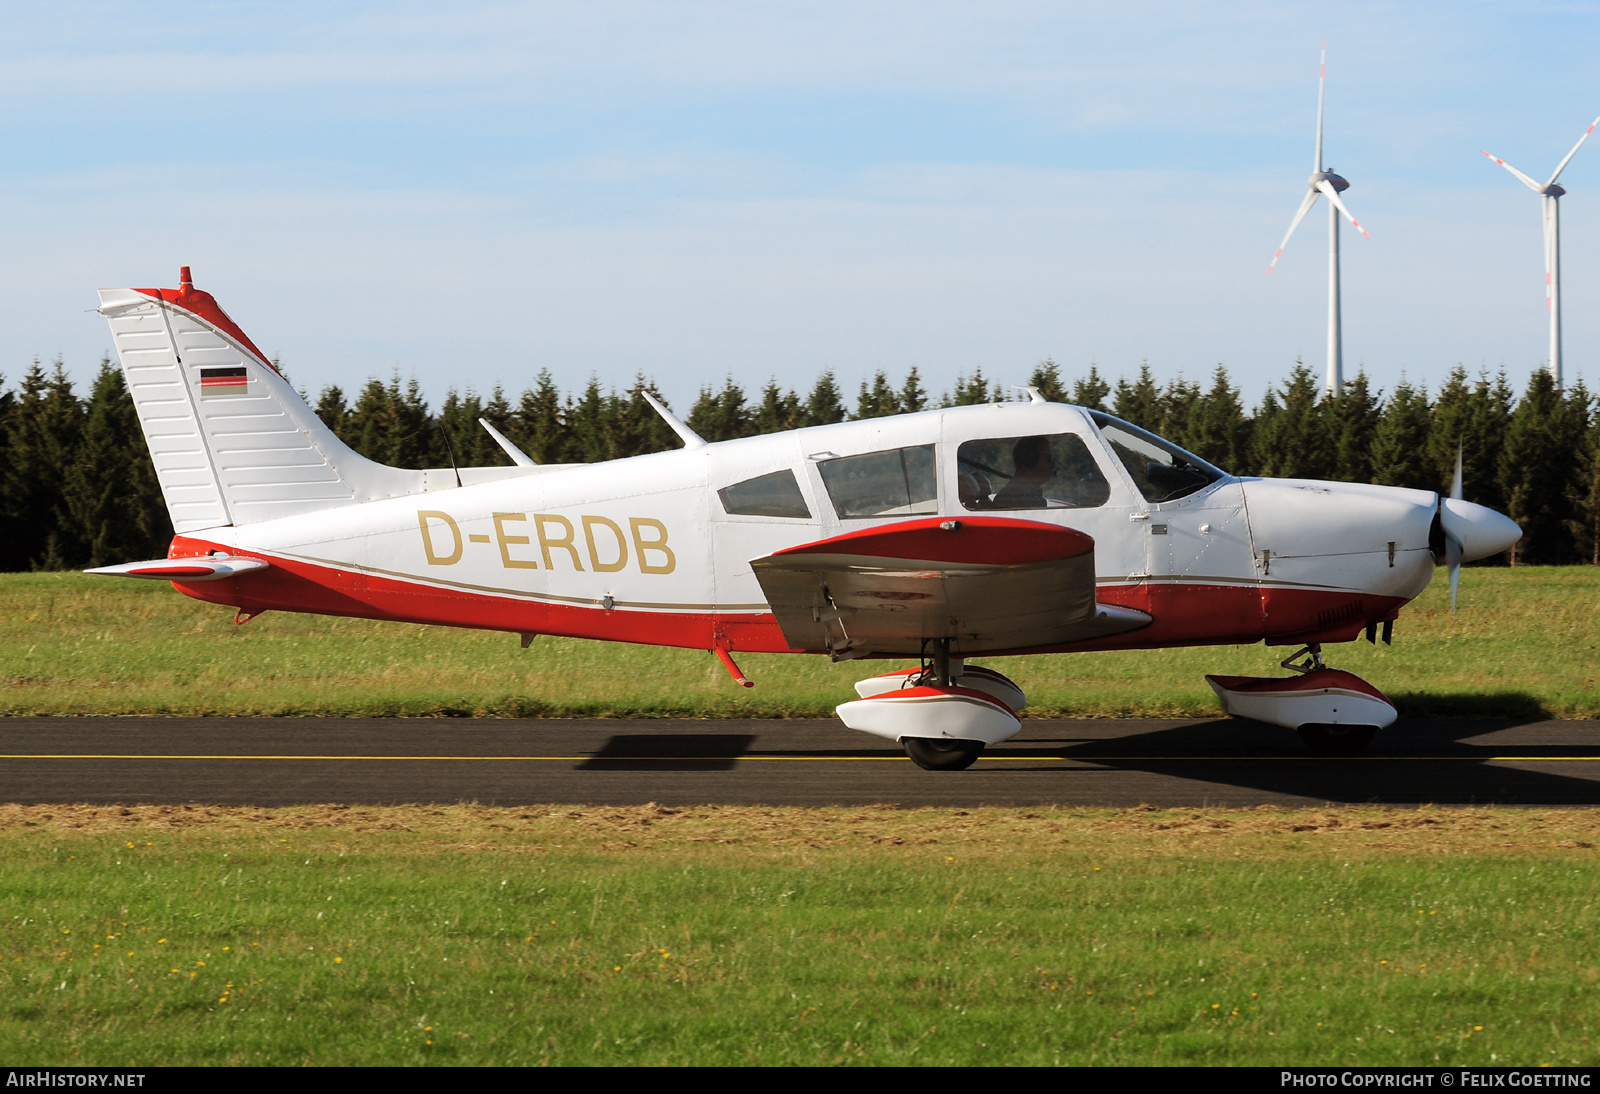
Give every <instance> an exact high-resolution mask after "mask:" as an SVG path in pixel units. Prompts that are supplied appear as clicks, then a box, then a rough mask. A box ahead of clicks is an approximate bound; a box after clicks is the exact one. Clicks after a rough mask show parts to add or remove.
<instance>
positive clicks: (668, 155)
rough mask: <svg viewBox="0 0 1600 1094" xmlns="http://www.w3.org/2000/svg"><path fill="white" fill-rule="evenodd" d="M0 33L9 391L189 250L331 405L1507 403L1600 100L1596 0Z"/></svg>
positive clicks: (335, 14)
mask: <svg viewBox="0 0 1600 1094" xmlns="http://www.w3.org/2000/svg"><path fill="white" fill-rule="evenodd" d="M1106 7H1107V6H1105V5H1090V4H1082V5H1078V4H1063V3H1037V4H1031V3H1016V4H993V3H989V4H967V3H938V2H923V3H916V4H894V3H886V4H871V3H848V4H846V3H839V4H830V3H807V4H782V3H773V4H764V5H751V4H735V3H727V4H722V3H679V4H660V3H603V2H601V3H584V4H576V3H574V4H553V5H547V4H536V3H527V4H505V5H500V4H477V5H474V4H464V5H450V6H448V7H446V6H443V5H408V4H403V3H401V4H396V3H386V4H381V5H376V4H375V5H362V4H337V3H318V4H295V3H275V4H239V3H228V4H181V3H179V4H165V5H154V6H151V5H133V4H76V5H74V4H67V5H59V6H42V5H21V4H6V5H4V6H0V28H3V30H4V34H3V36H0V50H3V52H4V65H3V66H0V89H3V93H4V95H5V97H6V100H7V103H8V106H9V109H8V110H6V111H5V113H4V116H3V121H0V125H3V127H4V140H5V144H6V147H7V150H8V153H9V154H7V155H5V156H3V157H0V189H3V194H4V197H5V199H6V202H5V204H6V208H7V209H8V211H9V213H10V215H9V216H7V217H5V218H4V222H3V224H4V226H3V228H0V232H3V236H0V239H3V243H4V246H5V249H6V252H7V254H8V255H9V256H10V261H9V262H7V263H5V265H4V267H3V268H0V289H3V301H4V302H3V303H0V308H3V309H4V320H3V322H0V373H3V374H4V375H5V376H6V377H7V379H8V381H9V382H11V383H14V382H15V380H16V379H17V377H18V376H19V375H20V374H21V372H22V371H23V370H24V369H25V368H26V367H27V365H28V363H29V362H30V361H31V360H32V358H33V357H35V356H39V357H42V358H44V359H46V360H49V359H52V358H54V357H55V356H57V355H58V354H59V355H62V356H63V357H64V358H65V360H66V361H67V363H68V365H69V367H70V368H71V370H72V371H73V373H74V375H75V376H77V377H79V378H80V379H82V378H87V376H88V375H90V374H91V373H92V370H93V368H94V366H95V364H96V363H97V362H98V360H99V358H100V356H101V354H102V353H103V352H105V351H106V350H107V349H109V338H108V337H107V334H106V329H105V325H104V322H103V321H102V320H101V319H100V318H99V317H98V316H96V315H94V314H93V312H92V310H90V309H92V307H93V305H94V296H93V290H94V289H95V288H96V287H98V286H118V285H140V286H143V285H152V284H162V285H172V284H175V283H176V279H177V269H178V267H179V266H180V265H190V266H192V267H193V268H194V271H195V275H196V279H197V282H198V283H199V285H200V287H202V288H205V289H208V290H210V291H211V292H213V293H215V294H216V296H217V298H218V300H219V302H221V303H222V305H223V307H225V308H227V309H228V310H229V312H230V313H231V314H232V315H233V317H234V318H235V319H236V320H237V321H238V322H239V323H240V325H241V326H243V327H244V329H245V330H246V331H248V332H249V333H250V335H251V337H252V338H253V339H254V340H255V341H256V342H257V343H258V344H259V345H261V346H262V348H263V349H264V350H266V351H267V352H268V353H270V354H277V355H280V356H281V358H282V360H283V363H284V365H285V368H286V369H287V370H288V372H289V374H290V376H291V378H292V379H293V380H294V381H295V382H296V383H297V384H300V385H302V386H305V387H307V388H309V389H311V391H312V392H313V393H315V392H316V391H317V390H319V389H320V388H321V387H323V386H324V385H326V384H329V383H336V384H339V385H341V386H343V387H344V388H345V389H346V390H347V391H348V390H351V389H353V388H356V387H358V386H359V385H360V384H361V383H362V382H364V381H365V379H366V378H367V377H369V376H373V375H377V376H381V377H385V378H386V377H388V376H389V375H390V374H392V373H393V372H395V371H398V372H399V373H400V375H401V376H402V377H410V376H413V375H414V376H416V377H417V378H418V379H419V380H420V381H421V382H422V384H423V387H424V390H425V391H426V393H427V394H428V395H429V397H430V398H431V399H432V400H433V401H434V402H435V403H437V401H438V400H439V399H440V398H442V396H443V394H444V392H445V390H446V389H447V388H449V387H452V386H455V387H459V388H472V389H475V390H477V391H478V392H480V393H487V392H488V391H489V390H490V389H492V388H493V387H494V386H495V385H496V384H501V385H504V386H505V387H506V388H507V389H508V391H510V392H511V393H513V394H514V393H516V392H518V391H520V390H521V389H522V388H523V387H525V386H528V385H529V384H530V383H531V381H532V377H533V376H534V374H536V373H537V372H538V370H539V369H541V368H548V369H549V370H550V371H551V372H552V373H553V374H554V375H555V377H556V378H557V381H558V382H559V383H560V384H561V385H562V386H563V387H564V388H567V389H574V388H577V387H579V386H581V385H582V384H583V383H584V382H586V381H587V379H588V378H589V376H590V375H598V376H599V377H600V379H601V380H602V381H603V382H604V383H606V384H608V385H610V384H615V385H619V386H623V385H626V384H627V383H628V382H629V381H630V380H631V378H632V377H633V375H634V374H635V373H636V372H641V371H642V372H643V373H645V374H646V375H648V376H650V377H653V378H654V379H655V380H656V381H657V382H658V384H659V385H660V386H661V388H662V390H663V391H664V393H665V394H666V395H667V397H668V399H669V400H670V401H671V402H672V403H673V404H674V405H676V406H679V407H680V408H686V407H687V405H688V404H689V403H690V402H691V401H692V400H693V398H694V395H695V393H696V391H697V390H698V389H699V388H700V387H701V386H702V385H705V384H712V385H720V384H721V382H722V381H723V379H724V378H725V377H727V376H733V377H734V378H736V379H737V380H738V381H739V382H740V383H742V384H744V385H745V386H746V387H747V388H749V389H754V388H758V387H759V386H760V385H762V384H764V383H765V382H766V381H767V380H768V379H769V378H770V377H776V378H777V379H778V380H779V381H780V382H781V383H784V384H785V385H790V386H798V387H801V388H805V387H808V386H809V385H810V384H811V382H812V381H813V380H814V378H815V377H816V376H817V374H818V373H820V372H821V371H822V370H823V369H825V368H831V369H833V370H834V371H835V372H836V374H837V375H838V377H839V379H840V381H841V383H843V384H844V385H845V387H846V390H847V391H851V392H853V391H854V389H855V387H856V385H858V384H859V383H860V382H861V381H862V380H863V379H865V378H868V377H870V376H871V374H872V373H873V372H874V371H876V370H878V369H883V370H885V371H887V372H888V373H889V375H890V376H891V378H893V379H895V380H896V381H898V380H899V379H900V378H901V377H902V376H903V375H904V374H905V372H906V370H907V369H908V368H910V367H912V366H916V367H917V368H918V369H920V370H921V373H922V375H923V377H924V381H925V382H926V383H927V385H928V386H929V387H931V388H933V389H934V390H935V391H939V390H943V389H947V388H948V387H949V386H950V385H951V384H952V382H953V381H954V379H955V377H956V376H957V374H958V373H969V372H971V371H972V370H973V369H974V368H981V369H982V370H983V372H984V373H985V375H986V376H988V377H990V378H991V379H999V380H1002V381H1004V382H1007V383H1020V382H1022V381H1024V380H1025V378H1026V376H1027V374H1028V372H1029V371H1030V370H1031V369H1032V367H1033V366H1034V364H1035V363H1037V362H1038V361H1039V360H1041V359H1043V358H1045V357H1047V356H1048V357H1053V358H1054V359H1055V360H1056V361H1057V362H1058V363H1059V364H1060V365H1061V366H1062V369H1063V371H1064V372H1065V373H1066V374H1067V375H1068V376H1074V375H1078V374H1081V373H1082V372H1083V371H1084V370H1086V369H1087V368H1088V366H1089V364H1090V363H1091V362H1093V363H1096V364H1098V365H1099V367H1100V369H1101V370H1102V372H1103V373H1105V374H1107V375H1109V376H1112V377H1115V376H1117V375H1131V374H1132V373H1134V372H1135V371H1136V370H1137V369H1138V367H1139V364H1140V362H1141V361H1145V360H1148V362H1149V364H1150V366H1151V368H1152V370H1153V371H1154V372H1155V374H1156V376H1157V377H1158V378H1160V379H1162V380H1166V379H1170V378H1172V377H1174V376H1177V375H1179V374H1180V373H1181V374H1183V375H1185V376H1188V377H1191V378H1195V379H1201V380H1204V379H1207V378H1208V377H1209V375H1210V372H1211V370H1212V369H1213V368H1214V367H1215V366H1216V365H1217V364H1218V363H1223V364H1226V365H1227V366H1228V368H1229V370H1230V372H1231V373H1232V375H1233V377H1234V379H1235V382H1237V383H1239V384H1240V385H1241V386H1243V388H1244V389H1245V393H1246V396H1247V398H1249V399H1250V400H1251V401H1254V400H1256V399H1258V398H1259V397H1260V394H1261V392H1262V391H1263V390H1264V389H1265V387H1266V386H1267V385H1268V384H1269V383H1273V382H1276V381H1278V380H1281V379H1282V377H1283V376H1284V375H1285V374H1286V373H1287V371H1288V369H1289V368H1290V367H1291V366H1292V364H1293V362H1294V360H1295V359H1296V358H1297V357H1303V358H1304V359H1305V360H1306V361H1307V363H1309V364H1311V365H1313V366H1314V367H1316V368H1317V369H1318V370H1320V368H1321V365H1322V361H1323V355H1324V344H1325V338H1326V328H1325V308H1326V265H1327V230H1326V219H1325V216H1324V215H1323V214H1322V208H1323V207H1322V206H1321V205H1319V207H1318V209H1317V211H1316V212H1315V213H1314V214H1313V216H1312V217H1311V218H1308V220H1307V222H1306V223H1305V224H1304V225H1302V227H1301V229H1300V231H1299V232H1298V233H1297V234H1296V236H1295V238H1294V239H1293V241H1292V242H1291V243H1290V246H1289V249H1288V250H1287V251H1286V252H1285V255H1284V258H1283V260H1282V262H1281V263H1280V264H1279V268H1278V271H1277V272H1276V273H1275V274H1274V275H1273V276H1272V277H1271V278H1270V279H1269V278H1267V277H1265V276H1264V274H1265V271H1266V268H1267V263H1268V261H1269V260H1270V258H1271V257H1272V252H1273V250H1274V249H1275V248H1276V246H1277V243H1278V240H1279V239H1280V238H1281V236H1282V234H1283V232H1284V230H1285V229H1286V228H1287V227H1288V223H1289V220H1290V217H1291V216H1292V215H1293V213H1294V211H1295V209H1296V207H1297V205H1298V203H1299V201H1300V199H1301V197H1302V195H1303V193H1304V187H1305V178H1306V175H1307V174H1308V173H1309V170H1310V168H1311V159H1312V146H1313V137H1314V122H1315V111H1316V90H1317V88H1316V74H1317V68H1316V66H1317V50H1318V45H1319V41H1320V38H1321V36H1322V35H1323V34H1324V33H1326V34H1327V36H1328V50H1329V58H1328V66H1329V67H1328V107H1327V110H1328V120H1327V146H1328V155H1327V159H1328V162H1329V163H1330V165H1332V166H1333V167H1335V168H1337V169H1338V171H1339V172H1340V173H1341V174H1343V175H1345V176H1346V177H1347V178H1349V179H1350V181H1351V183H1352V187H1351V189H1350V191H1349V192H1348V193H1347V195H1346V199H1347V201H1348V202H1349V204H1350V205H1351V207H1352V208H1353V209H1354V210H1355V212H1356V214H1357V215H1358V216H1359V217H1360V218H1361V220H1362V222H1363V223H1364V224H1365V225H1367V227H1368V228H1369V230H1370V231H1371V233H1372V238H1371V239H1370V240H1364V239H1361V238H1359V237H1357V236H1355V235H1354V234H1353V233H1351V232H1349V231H1348V230H1346V232H1345V233H1344V236H1343V243H1344V247H1343V252H1344V267H1345V269H1344V310H1345V359H1346V369H1347V372H1349V373H1352V374H1353V373H1354V371H1355V370H1356V368H1357V367H1358V366H1364V367H1365V368H1366V370H1367V372H1368V374H1369V376H1370V377H1371V378H1372V380H1373V381H1374V383H1375V384H1376V385H1377V386H1379V387H1380V388H1384V389H1389V388H1392V386H1393V384H1394V382H1395V381H1396V380H1398V379H1399V378H1400V377H1401V376H1402V375H1404V376H1405V377H1406V378H1408V379H1410V380H1411V381H1413V382H1421V383H1426V384H1428V385H1429V386H1430V387H1436V386H1437V384H1438V382H1439V380H1440V379H1441V378H1443V376H1444V375H1445V374H1446V373H1447V372H1448V370H1449V369H1450V368H1451V367H1453V366H1454V365H1456V364H1457V363H1460V364H1463V365H1465V366H1467V367H1468V368H1469V369H1471V370H1474V371H1476V370H1478V369H1480V368H1487V369H1489V370H1491V371H1494V370H1497V369H1500V368H1504V369H1506V370H1507V372H1508V373H1509V375H1510V376H1511V378H1512V380H1513V382H1514V383H1515V384H1517V385H1518V386H1520V385H1521V383H1522V382H1523V380H1524V379H1525V378H1526V376H1527V374H1528V373H1529V372H1530V371H1531V370H1532V369H1533V368H1534V367H1535V366H1537V365H1538V364H1539V363H1540V362H1541V361H1542V360H1543V358H1544V355H1545V334H1544V331H1545V312H1544V302H1543V289H1542V280H1543V275H1542V271H1541V262H1542V259H1541V245H1540V238H1539V202H1538V199H1537V198H1536V197H1535V196H1534V195H1533V194H1531V193H1529V192H1528V191H1527V190H1525V189H1524V188H1523V187H1522V186H1521V185H1520V184H1518V183H1517V182H1516V181H1515V180H1514V179H1512V178H1511V177H1510V176H1509V175H1507V174H1506V173H1505V172H1504V171H1502V170H1501V169H1499V168H1498V167H1495V166H1494V165H1493V164H1490V163H1489V162H1488V161H1487V160H1485V159H1484V158H1483V156H1482V155H1481V154H1480V150H1481V149H1489V150H1490V151H1493V152H1495V153H1496V154H1498V155H1500V156H1502V157H1504V158H1506V159H1507V160H1509V161H1510V162H1511V163H1513V164H1516V165H1517V166H1518V167H1520V168H1522V169H1523V170H1524V171H1527V172H1528V173H1529V174H1532V175H1536V176H1541V177H1545V176H1547V175H1548V173H1549V172H1550V171H1551V170H1552V169H1553V168H1554V166H1555V164H1556V163H1557V162H1559V160H1560V159H1561V157H1562V156H1563V155H1564V154H1565V153H1566V151H1567V150H1568V149H1569V148H1570V147H1571V146H1572V143H1573V142H1574V141H1575V140H1576V139H1577V137H1578V135H1579V134H1580V133H1582V131H1583V129H1584V128H1585V127H1586V126H1587V125H1588V124H1589V123H1590V121H1592V120H1593V119H1594V118H1595V116H1596V114H1597V113H1600V68H1597V66H1596V65H1595V63H1594V58H1595V57H1596V56H1597V49H1596V47H1597V46H1600V10H1597V8H1600V5H1597V4H1594V3H1570V4H1536V3H1535V4H1529V3H1522V4H1515V5H1511V4H1504V5H1487V4H1471V3H1459V2H1458V3H1449V4H1443V3H1438V4H1434V3H1416V4H1404V5H1401V4H1353V5H1346V6H1342V7H1339V8H1337V9H1329V8H1328V7H1327V6H1326V5H1316V6H1313V5H1310V4H1267V3H1230V4H1216V5H1205V4H1183V5H1176V4H1173V5H1169V4H1141V3H1126V4H1121V5H1118V6H1116V7H1115V9H1114V10H1106ZM1562 183H1563V184H1564V185H1565V186H1566V187H1567V189H1568V190H1569V192H1570V194H1569V197H1567V198H1566V199H1564V201H1563V218H1562V234H1563V243H1564V252H1563V277H1564V290H1565V297H1566V301H1565V328H1566V353H1567V369H1568V374H1569V377H1573V376H1582V377H1584V378H1586V379H1587V380H1588V381H1589V382H1590V383H1591V384H1594V383H1596V382H1597V381H1600V319H1597V318H1596V315H1597V309H1596V308H1595V303H1596V301H1597V300H1600V261H1597V260H1596V257H1595V256H1596V254H1597V253H1600V139H1597V140H1596V141H1595V144H1594V146H1592V147H1591V146H1588V145H1586V146H1585V148H1584V149H1583V151H1581V152H1580V153H1579V154H1578V156H1577V158H1576V159H1575V160H1574V161H1573V163H1572V165H1571V166H1570V167H1568V169H1567V171H1566V172H1565V174H1563V176H1562Z"/></svg>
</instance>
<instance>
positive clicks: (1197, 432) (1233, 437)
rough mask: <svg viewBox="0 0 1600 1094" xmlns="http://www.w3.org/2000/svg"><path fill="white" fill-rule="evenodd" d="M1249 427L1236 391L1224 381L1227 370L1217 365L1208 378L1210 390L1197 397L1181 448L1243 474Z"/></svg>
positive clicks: (1247, 456)
mask: <svg viewBox="0 0 1600 1094" xmlns="http://www.w3.org/2000/svg"><path fill="white" fill-rule="evenodd" d="M1250 425H1251V423H1250V420H1249V419H1248V418H1247V417H1245V412H1244V401H1243V399H1242V397H1241V396H1240V394H1239V389H1238V388H1236V387H1234V386H1233V385H1232V384H1231V383H1229V382H1228V370H1227V369H1226V368H1224V367H1223V366H1222V365H1218V366H1217V370H1216V371H1215V372H1214V373H1212V375H1211V389H1210V390H1209V391H1207V392H1206V393H1205V395H1203V396H1202V397H1201V399H1200V403H1199V406H1198V407H1197V408H1196V413H1195V419H1194V423H1193V425H1192V427H1191V429H1190V432H1189V436H1188V439H1187V440H1186V441H1185V442H1184V447H1185V448H1187V449H1189V451H1191V452H1193V453H1194V454H1195V455H1196V456H1199V457H1200V458H1201V459H1203V460H1208V461H1210V462H1211V463H1214V464H1216V465H1217V466H1218V467H1220V468H1222V469H1223V470H1224V471H1230V472H1232V473H1233V474H1235V475H1241V474H1245V473H1246V465H1247V463H1248V460H1249V451H1250Z"/></svg>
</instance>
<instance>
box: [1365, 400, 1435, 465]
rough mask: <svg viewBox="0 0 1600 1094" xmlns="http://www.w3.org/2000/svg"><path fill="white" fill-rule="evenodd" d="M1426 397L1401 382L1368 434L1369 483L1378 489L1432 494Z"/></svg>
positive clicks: (1428, 419) (1428, 413) (1428, 412)
mask: <svg viewBox="0 0 1600 1094" xmlns="http://www.w3.org/2000/svg"><path fill="white" fill-rule="evenodd" d="M1429 423H1430V411H1429V407H1428V393H1427V391H1426V390H1425V389H1422V388H1414V387H1412V386H1411V385H1410V384H1408V383H1407V382H1406V381H1405V380H1401V381H1400V382H1399V383H1397V384H1395V386H1394V394H1393V395H1391V396H1390V397H1389V401H1388V402H1387V403H1385V404H1384V407H1383V415H1382V417H1381V418H1380V419H1379V421H1378V424H1377V427H1376V428H1375V429H1374V430H1373V433H1372V479H1371V480H1370V481H1372V482H1374V483H1377V484H1378V485H1379V486H1404V487H1408V488H1410V489H1413V490H1434V489H1436V487H1435V485H1434V475H1433V468H1432V465H1431V464H1430V462H1429V458H1428V451H1429V446H1428V427H1429Z"/></svg>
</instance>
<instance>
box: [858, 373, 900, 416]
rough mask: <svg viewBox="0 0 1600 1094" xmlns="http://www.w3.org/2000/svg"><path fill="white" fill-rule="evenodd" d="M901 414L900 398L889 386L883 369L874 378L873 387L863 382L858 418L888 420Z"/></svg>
mask: <svg viewBox="0 0 1600 1094" xmlns="http://www.w3.org/2000/svg"><path fill="white" fill-rule="evenodd" d="M899 413H900V396H899V395H897V394H896V393H895V390H894V388H892V387H890V386H889V377H888V376H887V375H886V374H885V373H884V371H883V370H882V369H879V370H878V372H877V374H876V375H874V376H873V377H872V387H870V388H868V387H867V382H866V381H865V380H863V381H862V382H861V394H860V396H859V397H858V398H857V399H856V413H855V416H856V417H857V418H887V417H889V416H890V415H891V414H899Z"/></svg>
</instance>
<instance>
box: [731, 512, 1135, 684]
mask: <svg viewBox="0 0 1600 1094" xmlns="http://www.w3.org/2000/svg"><path fill="white" fill-rule="evenodd" d="M750 567H751V569H752V570H754V571H755V575H756V580H757V581H759V582H760V584H761V589H762V592H763V593H764V594H765V595H766V597H767V602H768V604H769V605H771V607H772V611H773V615H774V617H775V618H776V620H777V623H778V627H779V628H780V629H781V630H782V631H783V635H784V638H785V640H786V641H788V643H789V644H790V646H791V647H793V648H795V649H806V650H826V651H828V652H829V653H831V654H832V655H833V656H834V657H835V658H841V659H842V658H847V657H864V656H867V655H869V654H916V653H919V652H921V650H922V646H923V643H924V642H926V641H927V640H929V639H937V638H948V639H950V643H951V645H950V652H951V653H952V654H955V655H959V656H968V655H972V654H979V653H993V652H998V651H1001V650H1015V649H1026V648H1029V647H1032V646H1046V645H1054V644H1058V643H1062V642H1077V641H1083V640H1085V639H1089V638H1095V637H1099V636H1100V635H1104V634H1119V633H1121V632H1123V631H1128V630H1133V629H1135V628H1137V627H1142V626H1144V625H1146V624H1147V623H1149V621H1150V617H1149V616H1147V615H1145V614H1144V613H1142V612H1136V611H1131V610H1129V609H1126V608H1118V607H1113V606H1110V605H1103V604H1098V603H1097V602H1096V601H1095V574H1094V540H1092V539H1090V538H1089V537H1088V536H1086V535H1084V534H1083V533H1081V532H1075V531H1073V530H1072V529H1070V528H1062V527H1059V526H1057V525H1054V524H1042V523H1039V522H1037V521H1027V520H1011V519H1006V518H1003V517H972V518H964V519H962V520H948V519H943V518H939V517H933V518H925V519H920V520H911V521H902V522H899V523H896V524H890V525H885V526H881V527H878V528H872V529H867V530H864V531H859V532H851V533H847V534H846V535H843V536H835V537H833V538H832V539H826V540H820V541H818V542H816V543H807V544H802V545H800V546H798V547H790V548H788V549H786V550H783V551H778V552H775V553H773V554H771V555H768V556H766V557H764V558H758V559H754V560H752V561H751V563H750Z"/></svg>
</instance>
